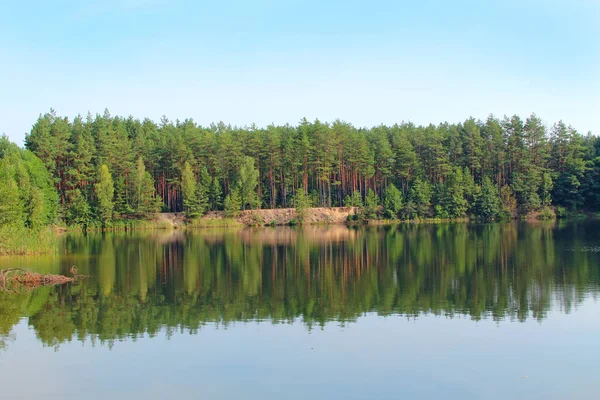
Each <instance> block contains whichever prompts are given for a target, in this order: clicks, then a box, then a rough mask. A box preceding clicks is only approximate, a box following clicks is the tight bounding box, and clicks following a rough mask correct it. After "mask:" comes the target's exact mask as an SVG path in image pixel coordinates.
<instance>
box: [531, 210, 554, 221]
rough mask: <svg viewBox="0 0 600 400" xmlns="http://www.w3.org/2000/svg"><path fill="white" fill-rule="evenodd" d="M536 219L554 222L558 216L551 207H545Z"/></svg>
mask: <svg viewBox="0 0 600 400" xmlns="http://www.w3.org/2000/svg"><path fill="white" fill-rule="evenodd" d="M536 218H537V219H539V220H552V219H556V214H555V213H554V211H553V210H552V209H551V208H550V207H544V208H542V209H541V210H540V211H539V213H538V215H537V217H536Z"/></svg>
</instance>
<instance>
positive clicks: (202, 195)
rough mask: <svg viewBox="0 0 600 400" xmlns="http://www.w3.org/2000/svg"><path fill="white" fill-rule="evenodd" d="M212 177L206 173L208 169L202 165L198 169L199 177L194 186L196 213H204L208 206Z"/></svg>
mask: <svg viewBox="0 0 600 400" xmlns="http://www.w3.org/2000/svg"><path fill="white" fill-rule="evenodd" d="M211 184H212V179H211V177H210V174H209V173H208V169H206V167H205V166H203V167H202V168H201V169H200V179H199V180H198V185H197V187H196V195H197V196H198V200H197V205H198V213H199V214H203V213H205V212H206V211H207V210H208V209H209V206H210V192H211Z"/></svg>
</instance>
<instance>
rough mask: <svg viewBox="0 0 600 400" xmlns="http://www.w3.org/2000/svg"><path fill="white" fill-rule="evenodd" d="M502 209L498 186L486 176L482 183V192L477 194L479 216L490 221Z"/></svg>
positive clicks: (477, 213)
mask: <svg viewBox="0 0 600 400" xmlns="http://www.w3.org/2000/svg"><path fill="white" fill-rule="evenodd" d="M499 211H500V198H499V197H498V188H497V187H496V185H494V184H493V183H492V181H491V180H490V178H488V177H486V178H485V179H484V180H483V184H482V185H481V193H480V194H479V195H478V196H477V205H476V215H477V217H479V218H481V219H483V220H485V221H490V220H493V219H495V218H496V217H497V215H498V213H499Z"/></svg>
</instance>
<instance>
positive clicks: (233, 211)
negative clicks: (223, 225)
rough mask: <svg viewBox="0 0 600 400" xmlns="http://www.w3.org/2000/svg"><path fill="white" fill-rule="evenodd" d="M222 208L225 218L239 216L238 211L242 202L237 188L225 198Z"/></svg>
mask: <svg viewBox="0 0 600 400" xmlns="http://www.w3.org/2000/svg"><path fill="white" fill-rule="evenodd" d="M223 207H224V214H225V216H226V217H229V218H231V217H236V216H238V215H239V213H240V210H241V209H242V200H241V197H240V189H239V187H235V188H233V189H232V190H231V192H230V193H229V194H228V195H227V196H226V197H225V201H224V202H223Z"/></svg>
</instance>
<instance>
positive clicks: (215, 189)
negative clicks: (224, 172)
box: [209, 178, 223, 210]
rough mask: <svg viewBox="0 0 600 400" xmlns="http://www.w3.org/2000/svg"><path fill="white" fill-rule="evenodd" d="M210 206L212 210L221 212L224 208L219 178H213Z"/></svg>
mask: <svg viewBox="0 0 600 400" xmlns="http://www.w3.org/2000/svg"><path fill="white" fill-rule="evenodd" d="M209 199H210V206H211V209H212V210H220V209H221V207H223V200H222V199H223V192H222V190H221V184H220V183H219V179H218V178H213V179H212V183H211V185H210V194H209Z"/></svg>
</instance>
